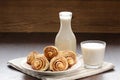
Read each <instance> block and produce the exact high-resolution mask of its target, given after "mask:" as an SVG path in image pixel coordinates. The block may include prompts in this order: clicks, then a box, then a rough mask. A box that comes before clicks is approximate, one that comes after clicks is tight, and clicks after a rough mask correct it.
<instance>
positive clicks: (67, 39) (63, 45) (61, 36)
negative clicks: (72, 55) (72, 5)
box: [55, 11, 76, 52]
mask: <svg viewBox="0 0 120 80" xmlns="http://www.w3.org/2000/svg"><path fill="white" fill-rule="evenodd" d="M59 18H60V29H59V32H58V34H57V36H56V38H55V46H56V47H57V48H58V49H59V50H71V51H74V52H76V37H75V35H74V33H73V31H72V29H71V18H72V12H67V11H64V12H60V13H59Z"/></svg>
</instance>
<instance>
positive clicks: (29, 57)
mask: <svg viewBox="0 0 120 80" xmlns="http://www.w3.org/2000/svg"><path fill="white" fill-rule="evenodd" d="M38 54H39V53H38V52H36V51H32V52H30V53H29V54H28V56H27V63H28V64H29V65H31V63H32V61H33V60H34V59H35V58H36V56H37V55H38Z"/></svg>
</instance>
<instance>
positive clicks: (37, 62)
mask: <svg viewBox="0 0 120 80" xmlns="http://www.w3.org/2000/svg"><path fill="white" fill-rule="evenodd" d="M31 67H32V68H33V69H34V70H40V71H45V70H47V69H48V67H49V61H48V60H47V58H46V57H45V56H44V55H43V54H39V55H38V56H37V57H36V58H35V59H34V60H33V62H32V64H31Z"/></svg>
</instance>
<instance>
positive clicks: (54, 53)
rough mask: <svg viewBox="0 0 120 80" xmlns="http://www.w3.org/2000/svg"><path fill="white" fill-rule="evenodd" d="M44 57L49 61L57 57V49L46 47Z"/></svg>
mask: <svg viewBox="0 0 120 80" xmlns="http://www.w3.org/2000/svg"><path fill="white" fill-rule="evenodd" d="M44 55H45V57H46V58H47V59H48V60H49V61H50V60H51V59H52V58H53V57H55V56H57V55H58V49H57V48H56V47H55V46H46V47H45V48H44Z"/></svg>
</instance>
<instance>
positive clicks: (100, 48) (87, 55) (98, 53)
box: [80, 40, 106, 68]
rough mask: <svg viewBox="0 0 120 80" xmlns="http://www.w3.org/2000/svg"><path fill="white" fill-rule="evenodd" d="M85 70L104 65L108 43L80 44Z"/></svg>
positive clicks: (91, 42)
mask: <svg viewBox="0 0 120 80" xmlns="http://www.w3.org/2000/svg"><path fill="white" fill-rule="evenodd" d="M80 45H81V51H82V55H83V61H84V66H85V68H100V67H102V64H103V59H104V54H105V47H106V42H104V41H100V40H87V41H82V42H81V43H80Z"/></svg>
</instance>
